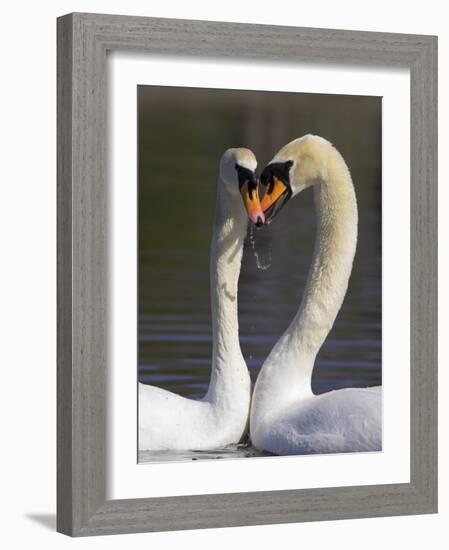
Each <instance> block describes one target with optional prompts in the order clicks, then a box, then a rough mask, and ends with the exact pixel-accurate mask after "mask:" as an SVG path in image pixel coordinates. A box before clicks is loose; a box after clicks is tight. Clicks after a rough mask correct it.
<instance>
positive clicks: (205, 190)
mask: <svg viewBox="0 0 449 550" xmlns="http://www.w3.org/2000/svg"><path fill="white" fill-rule="evenodd" d="M138 98H139V312H138V313H139V365H138V377H139V380H140V381H141V382H143V383H147V384H153V385H157V386H160V387H162V388H165V389H167V390H170V391H173V392H176V393H179V394H181V395H184V396H187V397H193V398H196V397H201V396H203V395H204V393H205V392H206V390H207V385H208V381H209V374H210V361H211V350H212V342H211V318H210V303H209V274H208V268H209V265H208V264H209V246H210V239H211V229H212V220H213V215H214V201H215V188H216V179H217V173H218V161H219V158H220V156H221V153H222V152H223V151H224V150H225V149H227V148H228V147H237V146H245V147H249V148H250V149H252V150H253V151H254V152H255V154H256V156H257V158H258V161H259V168H260V169H261V168H263V166H264V164H266V163H267V162H269V160H270V159H271V158H272V156H274V154H275V152H276V151H277V150H278V149H279V148H280V147H281V146H282V145H284V144H285V143H287V142H289V141H290V140H292V139H294V138H296V137H299V136H301V135H303V134H305V133H309V132H310V133H316V134H318V135H322V136H323V137H326V138H327V139H329V140H330V141H332V142H333V143H334V145H335V146H336V147H337V148H338V149H339V150H340V152H341V153H342V154H343V156H344V157H345V159H346V161H347V163H348V165H349V168H350V170H351V173H352V176H353V180H354V185H355V189H356V194H357V199H358V205H359V218H360V221H359V241H358V247H357V253H356V258H355V263H354V268H353V272H352V276H351V280H350V284H349V289H348V293H347V295H346V298H345V301H344V304H343V307H342V309H341V311H340V313H339V315H338V317H337V321H336V323H335V325H334V327H333V329H332V331H331V332H330V334H329V336H328V338H327V340H326V342H325V344H324V345H323V347H322V349H321V351H320V353H319V355H318V357H317V360H316V364H315V369H314V373H313V391H314V392H315V393H322V392H326V391H329V390H332V389H338V388H342V387H348V386H359V387H365V386H373V385H378V384H380V383H381V210H380V208H381V101H380V99H379V98H366V97H351V96H326V95H311V94H290V93H288V94H286V93H266V92H240V91H223V90H215V91H210V90H198V89H182V88H159V87H151V86H145V87H139V94H138ZM314 238H315V213H314V207H313V196H312V191H311V190H307V191H305V192H304V193H302V194H301V195H300V196H298V197H296V198H295V199H294V200H292V201H291V202H290V204H289V205H288V206H287V207H286V208H285V209H284V211H283V212H282V214H281V215H280V216H279V217H278V218H277V219H276V220H275V222H274V223H273V224H272V225H270V226H269V227H268V228H262V229H260V230H257V231H256V232H255V239H256V246H257V249H258V251H259V253H260V255H261V259H262V261H268V260H269V259H270V257H271V265H270V267H269V269H267V270H265V271H263V270H260V269H258V268H257V265H256V259H255V257H254V253H253V250H252V249H251V247H250V246H249V242H248V240H247V242H246V245H245V250H244V257H243V264H242V271H241V277H240V282H239V321H240V342H241V347H242V351H243V354H244V357H245V358H246V361H247V365H248V367H249V369H250V372H251V377H252V380H253V381H254V380H255V379H256V376H257V373H258V370H259V369H260V367H261V365H262V364H263V361H264V359H265V357H266V356H267V355H268V353H269V351H270V349H271V347H272V346H273V344H274V343H275V342H276V340H277V339H278V337H279V336H280V335H281V334H282V332H283V331H284V329H285V328H286V327H287V325H288V324H289V321H290V320H291V318H292V317H293V315H294V314H295V312H296V310H297V308H298V306H299V303H300V300H301V294H302V290H303V287H304V284H305V280H306V276H307V272H308V269H309V266H310V261H311V256H312V250H313V243H314ZM253 452H255V451H254V449H252V448H251V447H249V448H247V449H245V448H242V447H239V448H233V449H231V450H229V452H225V451H223V450H217V453H216V454H214V453H212V456H215V457H218V456H223V457H226V456H246V455H247V454H248V453H249V454H250V456H253V455H251V453H253ZM209 454H210V453H208V454H206V455H207V456H206V455H205V454H204V453H202V454H201V457H202V458H204V457H206V458H210V456H209ZM168 458H170V457H168ZM185 458H186V457H185V456H184V455H183V456H182V457H179V456H175V455H173V457H172V458H171V459H174V460H180V459H185ZM187 458H200V457H197V456H193V457H192V456H191V455H189V456H188V457H187ZM149 459H151V460H158V461H160V460H164V459H167V457H166V456H165V458H164V457H161V456H155V455H154V454H153V455H152V456H147V455H145V456H142V457H141V460H143V461H146V460H149Z"/></svg>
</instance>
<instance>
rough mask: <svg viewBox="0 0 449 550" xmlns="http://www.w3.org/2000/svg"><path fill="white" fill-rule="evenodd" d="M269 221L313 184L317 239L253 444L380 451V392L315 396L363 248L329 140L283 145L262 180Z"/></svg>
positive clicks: (256, 397)
mask: <svg viewBox="0 0 449 550" xmlns="http://www.w3.org/2000/svg"><path fill="white" fill-rule="evenodd" d="M261 182H262V184H264V185H266V186H267V190H266V193H265V195H264V197H263V199H262V208H263V210H264V213H265V217H266V223H270V222H271V220H272V219H273V218H274V217H275V216H276V215H277V214H278V213H279V212H280V211H281V209H282V208H283V206H284V205H285V204H286V203H287V202H288V201H289V200H290V198H291V197H293V196H295V195H297V194H298V193H300V192H301V191H303V190H304V189H306V188H307V187H310V186H313V190H314V199H315V209H316V215H317V236H316V241H315V248H314V253H313V258H312V265H311V268H310V272H309V275H308V279H307V283H306V287H305V290H304V294H303V298H302V301H301V304H300V307H299V309H298V311H297V313H296V315H295V317H294V318H293V320H292V322H291V323H290V325H289V327H288V328H287V330H286V331H285V332H284V334H283V335H282V336H281V337H280V339H279V340H278V342H277V343H276V344H275V346H274V348H273V349H272V351H271V352H270V354H269V356H268V358H267V359H266V361H265V362H264V364H263V366H262V369H261V371H260V373H259V376H258V379H257V382H256V385H255V388H254V392H253V399H252V406H251V420H250V432H251V440H252V443H253V445H255V446H256V447H257V448H259V449H260V450H265V451H270V452H272V453H274V454H280V455H286V454H303V453H331V452H346V451H373V450H380V449H381V440H382V429H381V388H380V387H377V388H345V389H341V390H336V391H331V392H328V393H324V394H321V395H317V396H315V395H314V394H313V393H312V388H311V381H312V371H313V367H314V363H315V358H316V355H317V353H318V351H319V349H320V347H321V345H322V344H323V342H324V340H325V339H326V337H327V335H328V333H329V331H330V330H331V328H332V325H333V323H334V321H335V318H336V316H337V314H338V311H339V310H340V307H341V305H342V303H343V299H344V297H345V294H346V290H347V287H348V281H349V277H350V274H351V270H352V263H353V259H354V255H355V251H356V245H357V223H358V213H357V202H356V196H355V191H354V187H353V184H352V180H351V175H350V173H349V169H348V167H347V165H346V163H345V161H344V159H343V157H342V156H341V155H340V153H339V152H338V151H337V150H336V149H335V148H334V147H333V146H332V145H331V143H329V142H328V141H327V140H325V139H323V138H321V137H318V136H312V135H307V136H304V137H302V138H299V139H296V140H294V141H292V142H291V143H288V144H287V145H286V146H284V147H283V148H282V149H281V150H280V151H279V152H278V153H277V154H276V156H275V157H274V158H273V160H272V161H271V162H270V163H269V164H268V165H267V166H266V167H265V169H264V171H263V173H262V175H261Z"/></svg>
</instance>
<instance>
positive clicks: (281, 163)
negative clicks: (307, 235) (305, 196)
mask: <svg viewBox="0 0 449 550" xmlns="http://www.w3.org/2000/svg"><path fill="white" fill-rule="evenodd" d="M328 144H329V142H327V141H326V140H325V139H323V138H320V137H318V136H312V135H307V136H304V137H302V138H299V139H295V140H294V141H291V142H290V143H288V144H287V145H285V146H284V147H283V148H282V149H281V150H280V151H279V152H278V153H277V154H276V156H275V157H274V158H273V160H271V161H270V163H269V164H267V166H265V168H264V170H263V172H262V174H261V176H260V183H261V184H262V185H263V186H264V187H265V194H264V196H263V198H262V202H261V206H262V210H263V212H264V214H265V221H266V223H267V224H268V223H270V222H271V221H272V220H273V219H274V218H275V217H276V216H277V215H278V214H279V212H280V211H281V210H282V208H283V207H284V206H285V205H286V204H287V203H288V202H289V200H290V199H291V198H292V197H294V196H295V195H297V194H298V193H301V191H304V189H306V188H307V187H309V186H310V185H313V184H314V183H315V182H316V181H319V180H320V179H321V178H322V163H321V162H320V159H321V157H322V156H324V155H325V154H326V147H327V145H328Z"/></svg>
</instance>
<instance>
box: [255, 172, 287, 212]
mask: <svg viewBox="0 0 449 550" xmlns="http://www.w3.org/2000/svg"><path fill="white" fill-rule="evenodd" d="M287 189H288V188H287V186H286V185H285V184H284V183H283V182H282V181H281V180H280V179H279V178H277V177H276V176H274V177H273V184H272V188H270V187H268V188H267V191H266V192H265V195H264V196H263V199H262V203H261V206H262V210H263V211H264V212H265V211H266V210H268V208H270V206H272V205H273V204H274V203H275V202H276V201H277V200H278V199H279V198H280V197H281V196H282V195H283V194H284V193H285V192H286V191H287Z"/></svg>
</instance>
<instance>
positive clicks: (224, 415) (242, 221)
mask: <svg viewBox="0 0 449 550" xmlns="http://www.w3.org/2000/svg"><path fill="white" fill-rule="evenodd" d="M256 165H257V162H256V159H255V157H254V155H253V153H252V152H251V151H250V150H248V149H243V148H240V149H229V150H227V151H226V152H225V153H224V154H223V156H222V158H221V161H220V174H219V178H218V184H217V200H216V208H215V219H214V226H213V236H212V246H211V258H210V287H211V306H212V336H213V351H212V372H211V378H210V383H209V388H208V391H207V393H206V395H205V397H204V398H203V399H201V400H193V399H188V398H185V397H181V396H180V395H177V394H174V393H172V392H169V391H166V390H163V389H161V388H157V387H155V386H149V385H146V384H142V383H139V450H187V449H189V450H206V449H214V448H217V447H223V446H226V445H229V444H232V443H238V442H239V440H240V439H241V438H242V436H243V435H244V433H245V430H246V429H247V424H248V417H249V407H250V378H249V373H248V369H247V366H246V363H245V360H244V358H243V355H242V352H241V350H240V344H239V334H238V317H237V285H238V279H239V274H240V265H241V260H242V251H243V243H244V239H245V236H246V231H247V225H248V217H249V218H250V220H251V221H252V222H253V223H256V224H257V225H260V224H261V223H263V221H264V215H263V212H262V210H261V207H260V202H259V197H258V189H257V180H256V177H255V173H254V171H255V169H256ZM242 198H243V201H242ZM245 208H246V210H245Z"/></svg>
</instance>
